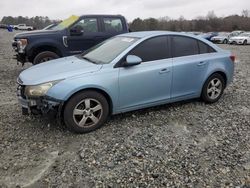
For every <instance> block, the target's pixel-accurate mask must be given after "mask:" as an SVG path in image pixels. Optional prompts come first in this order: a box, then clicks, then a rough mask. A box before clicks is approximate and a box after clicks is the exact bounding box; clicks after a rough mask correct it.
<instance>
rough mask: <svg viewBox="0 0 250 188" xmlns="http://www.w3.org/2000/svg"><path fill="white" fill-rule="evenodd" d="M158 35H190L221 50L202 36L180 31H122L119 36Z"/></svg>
mask: <svg viewBox="0 0 250 188" xmlns="http://www.w3.org/2000/svg"><path fill="white" fill-rule="evenodd" d="M159 35H180V36H187V37H192V38H196V39H199V40H200V41H203V42H204V43H206V44H209V45H210V46H212V47H213V48H214V49H216V50H217V51H221V50H222V49H221V48H219V47H218V46H217V45H215V44H213V43H211V42H210V41H208V40H206V39H204V38H202V37H200V36H196V35H193V34H188V33H181V32H173V31H139V32H130V33H124V34H121V35H119V36H121V37H135V38H141V39H143V38H150V37H154V36H159Z"/></svg>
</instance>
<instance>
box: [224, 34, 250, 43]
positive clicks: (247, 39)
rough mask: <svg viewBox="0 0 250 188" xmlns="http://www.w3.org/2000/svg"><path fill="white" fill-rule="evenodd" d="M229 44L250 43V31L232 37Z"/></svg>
mask: <svg viewBox="0 0 250 188" xmlns="http://www.w3.org/2000/svg"><path fill="white" fill-rule="evenodd" d="M228 43H229V44H243V45H247V44H250V32H247V33H242V34H240V35H239V36H236V37H232V38H230V39H229V42H228Z"/></svg>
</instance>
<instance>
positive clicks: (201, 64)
mask: <svg viewBox="0 0 250 188" xmlns="http://www.w3.org/2000/svg"><path fill="white" fill-rule="evenodd" d="M206 64H207V62H206V61H201V62H199V63H198V64H197V66H204V65H206Z"/></svg>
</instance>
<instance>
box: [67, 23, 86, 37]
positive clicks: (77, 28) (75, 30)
mask: <svg viewBox="0 0 250 188" xmlns="http://www.w3.org/2000/svg"><path fill="white" fill-rule="evenodd" d="M83 33H84V31H83V27H82V26H79V25H76V26H75V27H73V28H71V29H70V35H71V36H81V35H83Z"/></svg>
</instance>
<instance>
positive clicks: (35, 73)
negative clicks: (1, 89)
mask: <svg viewBox="0 0 250 188" xmlns="http://www.w3.org/2000/svg"><path fill="white" fill-rule="evenodd" d="M101 68H102V65H97V64H93V63H91V62H89V61H86V60H84V59H81V58H79V57H78V56H70V57H65V58H60V59H56V60H52V61H48V62H45V63H41V64H39V65H35V66H32V67H30V68H28V69H26V70H24V71H23V72H21V74H20V75H19V78H18V82H19V83H20V84H22V85H38V84H42V83H46V82H50V81H55V80H61V79H66V78H70V77H74V76H78V75H81V74H86V73H91V72H96V71H98V70H100V69H101Z"/></svg>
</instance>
